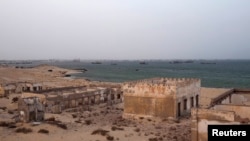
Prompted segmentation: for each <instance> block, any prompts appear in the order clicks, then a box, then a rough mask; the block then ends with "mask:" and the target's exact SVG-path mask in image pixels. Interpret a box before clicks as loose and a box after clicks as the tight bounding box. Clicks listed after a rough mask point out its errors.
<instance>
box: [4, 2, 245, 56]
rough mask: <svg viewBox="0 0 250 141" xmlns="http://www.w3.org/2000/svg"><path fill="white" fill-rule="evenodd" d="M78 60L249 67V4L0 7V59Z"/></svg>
mask: <svg viewBox="0 0 250 141" xmlns="http://www.w3.org/2000/svg"><path fill="white" fill-rule="evenodd" d="M75 58H80V59H250V1H249V0H40V1H38V0H1V1H0V59H75Z"/></svg>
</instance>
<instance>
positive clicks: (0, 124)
mask: <svg viewBox="0 0 250 141" xmlns="http://www.w3.org/2000/svg"><path fill="white" fill-rule="evenodd" d="M0 127H8V128H16V124H15V123H13V122H5V121H1V122H0Z"/></svg>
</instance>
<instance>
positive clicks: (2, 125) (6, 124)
mask: <svg viewBox="0 0 250 141" xmlns="http://www.w3.org/2000/svg"><path fill="white" fill-rule="evenodd" d="M8 126H9V123H8V122H5V121H1V122H0V127H8Z"/></svg>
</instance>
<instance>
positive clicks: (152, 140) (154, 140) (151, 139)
mask: <svg viewBox="0 0 250 141" xmlns="http://www.w3.org/2000/svg"><path fill="white" fill-rule="evenodd" d="M148 140H149V141H158V139H157V138H149V139H148Z"/></svg>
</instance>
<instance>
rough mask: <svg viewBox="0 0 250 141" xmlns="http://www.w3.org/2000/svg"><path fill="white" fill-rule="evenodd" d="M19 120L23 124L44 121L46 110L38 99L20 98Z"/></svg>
mask: <svg viewBox="0 0 250 141" xmlns="http://www.w3.org/2000/svg"><path fill="white" fill-rule="evenodd" d="M18 111H19V117H20V118H19V119H20V121H23V122H29V121H42V120H44V113H45V108H44V104H43V103H41V102H40V99H39V98H38V97H26V98H19V100H18Z"/></svg>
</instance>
